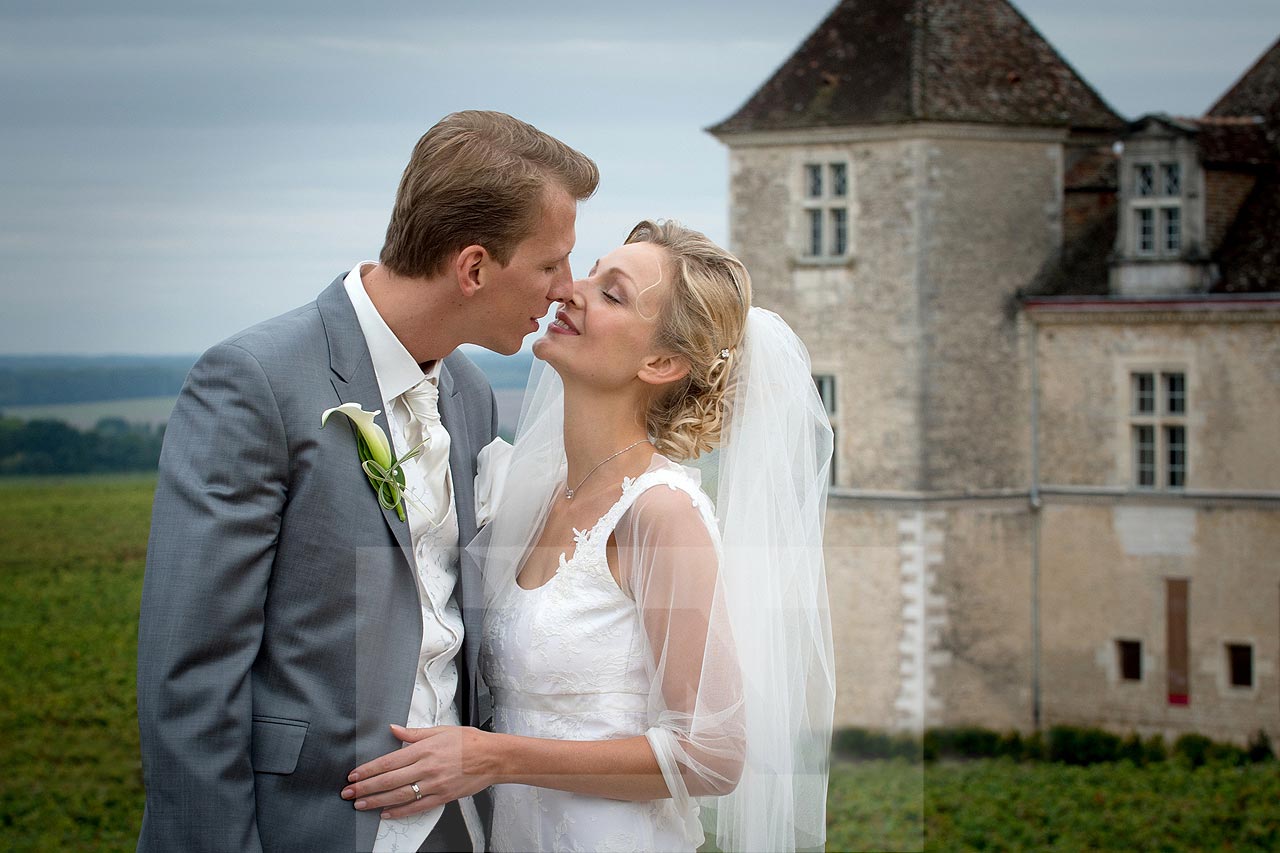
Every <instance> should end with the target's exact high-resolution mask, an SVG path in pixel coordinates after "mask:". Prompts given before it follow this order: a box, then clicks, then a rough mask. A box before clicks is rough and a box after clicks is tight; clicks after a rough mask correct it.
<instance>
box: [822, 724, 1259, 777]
mask: <svg viewBox="0 0 1280 853" xmlns="http://www.w3.org/2000/svg"><path fill="white" fill-rule="evenodd" d="M831 746H832V751H833V752H834V753H835V754H836V755H837V756H840V757H845V758H861V759H867V758H901V759H906V760H907V761H912V762H916V761H920V760H922V759H923V760H924V761H936V760H938V759H939V758H999V757H1005V758H1012V759H1013V760H1015V761H1052V762H1056V763H1059V764H1075V765H1088V764H1099V763H1103V762H1114V761H1129V762H1131V763H1132V764H1134V765H1137V766H1145V765H1147V764H1152V763H1154V762H1158V761H1165V760H1167V759H1169V758H1171V757H1172V758H1175V759H1177V760H1181V761H1184V762H1186V763H1187V764H1189V765H1190V766H1191V767H1200V766H1203V765H1205V764H1209V763H1213V764H1228V765H1243V764H1250V763H1260V762H1263V761H1271V760H1274V759H1275V757H1276V756H1275V751H1274V750H1273V749H1272V747H1271V740H1270V738H1268V737H1267V733H1266V732H1264V731H1262V730H1259V731H1257V732H1256V733H1255V734H1254V735H1253V737H1252V738H1250V740H1249V745H1248V746H1247V747H1244V748H1241V747H1239V746H1236V745H1235V744H1231V743H1222V742H1218V741H1214V740H1211V739H1210V738H1207V737H1205V736H1204V735H1199V734H1184V735H1182V736H1180V737H1179V738H1178V739H1177V740H1175V741H1174V742H1173V747H1172V749H1170V748H1169V747H1168V746H1166V744H1165V740H1164V738H1163V737H1162V736H1160V735H1152V736H1150V737H1147V738H1142V737H1139V736H1138V735H1137V734H1130V735H1129V736H1128V737H1121V736H1119V735H1116V734H1112V733H1111V732H1108V731H1103V730H1102V729H1095V728H1080V727H1077V726H1053V727H1052V728H1050V729H1049V730H1048V732H1045V733H1042V732H1033V733H1032V734H1029V735H1023V734H1021V733H1019V732H1016V731H1012V732H1004V733H1001V732H995V731H992V730H990V729H984V728H981V727H977V726H966V727H960V728H945V729H943V728H940V729H929V730H928V731H926V732H925V734H924V738H923V739H921V738H919V737H916V736H913V735H909V734H903V733H889V732H883V731H873V730H869V729H860V728H848V729H841V730H839V731H837V732H836V733H835V736H834V737H833V738H832V745H831Z"/></svg>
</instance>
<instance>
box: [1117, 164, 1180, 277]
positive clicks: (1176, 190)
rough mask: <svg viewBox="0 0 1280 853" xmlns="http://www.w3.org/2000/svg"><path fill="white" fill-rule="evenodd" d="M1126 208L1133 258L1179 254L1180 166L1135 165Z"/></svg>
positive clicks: (1165, 256)
mask: <svg viewBox="0 0 1280 853" xmlns="http://www.w3.org/2000/svg"><path fill="white" fill-rule="evenodd" d="M1132 174H1133V188H1132V191H1131V193H1130V196H1129V199H1130V202H1129V205H1130V210H1131V211H1132V217H1131V222H1132V226H1131V227H1132V228H1133V248H1134V254H1135V255H1137V256H1138V257H1145V258H1169V257H1177V256H1178V255H1180V254H1181V253H1182V166H1181V165H1180V164H1179V163H1176V162H1173V163H1168V162H1165V163H1142V162H1139V163H1135V164H1134V165H1133V173H1132Z"/></svg>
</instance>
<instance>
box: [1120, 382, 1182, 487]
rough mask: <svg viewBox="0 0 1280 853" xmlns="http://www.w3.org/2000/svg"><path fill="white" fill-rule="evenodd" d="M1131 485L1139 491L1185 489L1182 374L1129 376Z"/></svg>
mask: <svg viewBox="0 0 1280 853" xmlns="http://www.w3.org/2000/svg"><path fill="white" fill-rule="evenodd" d="M1129 383H1130V392H1129V393H1130V405H1129V426H1130V430H1131V435H1132V438H1131V441H1132V455H1131V457H1130V462H1129V465H1130V466H1131V470H1132V472H1133V474H1132V476H1133V481H1134V483H1135V484H1136V485H1137V486H1138V487H1139V488H1143V489H1183V488H1186V485H1187V452H1188V451H1187V375H1186V374H1185V373H1183V372H1182V371H1160V372H1155V371H1141V372H1136V371H1135V372H1133V373H1130V374H1129Z"/></svg>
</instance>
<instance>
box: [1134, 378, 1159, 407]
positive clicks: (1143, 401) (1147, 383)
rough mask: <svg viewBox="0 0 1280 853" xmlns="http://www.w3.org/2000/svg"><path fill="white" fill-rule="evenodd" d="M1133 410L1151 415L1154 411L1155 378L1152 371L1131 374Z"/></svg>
mask: <svg viewBox="0 0 1280 853" xmlns="http://www.w3.org/2000/svg"><path fill="white" fill-rule="evenodd" d="M1133 411H1134V412H1135V413H1136V414H1139V415H1151V414H1155V411H1156V379H1155V374H1154V373H1135V374H1133Z"/></svg>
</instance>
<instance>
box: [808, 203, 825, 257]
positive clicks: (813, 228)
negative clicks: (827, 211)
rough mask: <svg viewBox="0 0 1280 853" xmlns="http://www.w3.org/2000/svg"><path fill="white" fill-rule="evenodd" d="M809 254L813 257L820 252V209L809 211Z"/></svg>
mask: <svg viewBox="0 0 1280 853" xmlns="http://www.w3.org/2000/svg"><path fill="white" fill-rule="evenodd" d="M808 213H809V254H810V255H813V256H814V257H815V258H816V257H818V256H820V255H821V254H822V211H821V210H810V211H809V212H808Z"/></svg>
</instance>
